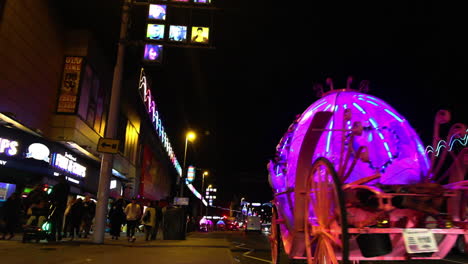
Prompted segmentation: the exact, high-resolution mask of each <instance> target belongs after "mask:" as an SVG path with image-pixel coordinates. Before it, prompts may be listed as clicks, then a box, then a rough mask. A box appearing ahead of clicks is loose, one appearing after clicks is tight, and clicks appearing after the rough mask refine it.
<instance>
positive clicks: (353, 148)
mask: <svg viewBox="0 0 468 264" xmlns="http://www.w3.org/2000/svg"><path fill="white" fill-rule="evenodd" d="M349 84H350V81H348V88H346V89H339V90H334V89H333V88H331V90H330V91H329V92H327V93H325V94H324V95H323V96H322V97H321V98H320V99H319V100H317V101H316V102H314V103H313V104H312V105H311V106H309V108H307V109H306V110H305V111H304V113H303V114H302V115H300V116H298V118H297V119H296V120H295V122H294V123H293V124H291V126H290V127H289V128H288V131H287V132H286V134H285V135H284V136H283V138H282V139H281V141H280V143H279V144H278V145H277V149H276V150H277V152H276V157H275V159H274V160H272V161H270V163H269V164H268V171H269V181H270V185H271V187H272V189H273V192H274V200H273V203H274V207H273V219H272V227H271V237H270V241H271V249H272V262H273V264H277V263H290V262H294V261H296V260H300V259H302V261H304V260H307V263H309V264H310V263H320V264H323V263H338V261H339V260H340V261H342V263H348V262H349V261H353V262H359V261H360V260H406V259H441V258H444V257H445V256H446V255H447V254H448V253H449V251H450V250H451V249H452V248H454V246H455V245H456V244H457V243H461V244H462V245H463V246H464V247H466V245H468V243H467V242H468V231H467V229H468V219H467V201H468V197H467V193H468V181H466V179H465V177H466V172H467V167H468V166H467V161H466V160H467V158H466V157H467V156H468V151H467V148H466V147H465V146H466V138H467V136H466V129H467V127H466V125H464V124H455V125H453V126H452V127H451V128H450V131H449V133H448V136H447V140H445V141H440V142H442V143H444V142H445V148H444V147H442V148H441V147H440V146H444V145H443V144H442V145H441V143H440V142H439V139H440V137H439V126H440V125H441V124H444V123H447V122H449V121H450V120H449V119H450V113H449V112H447V111H443V110H441V111H439V112H438V113H437V115H436V119H435V126H434V143H433V145H434V146H433V147H432V148H429V150H431V151H427V150H426V149H425V148H424V146H423V144H422V141H421V140H420V138H419V136H418V135H417V134H416V133H415V131H414V130H413V129H412V127H411V126H410V124H409V123H408V121H407V120H406V119H405V118H404V117H403V116H401V115H400V114H399V113H398V112H397V111H395V109H393V108H392V107H391V106H390V105H388V104H387V103H385V102H384V101H382V100H381V99H379V98H376V97H374V96H371V95H368V94H365V93H362V92H361V91H357V90H352V89H350V88H349ZM449 145H450V146H449ZM455 145H456V146H455ZM426 152H427V153H426ZM464 157H465V158H464ZM447 163H448V165H447Z"/></svg>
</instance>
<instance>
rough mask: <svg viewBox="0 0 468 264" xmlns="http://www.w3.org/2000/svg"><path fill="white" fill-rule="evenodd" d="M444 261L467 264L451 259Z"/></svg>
mask: <svg viewBox="0 0 468 264" xmlns="http://www.w3.org/2000/svg"><path fill="white" fill-rule="evenodd" d="M444 261H448V262H453V263H460V264H466V262H458V261H455V260H450V259H444Z"/></svg>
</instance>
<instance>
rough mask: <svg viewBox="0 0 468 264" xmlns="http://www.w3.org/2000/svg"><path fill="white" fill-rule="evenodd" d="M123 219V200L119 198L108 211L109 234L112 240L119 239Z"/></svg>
mask: <svg viewBox="0 0 468 264" xmlns="http://www.w3.org/2000/svg"><path fill="white" fill-rule="evenodd" d="M125 219H126V215H125V212H124V199H123V198H122V197H119V198H118V199H117V200H115V201H114V202H113V203H112V206H111V209H110V210H109V224H110V234H111V236H112V239H115V240H118V239H119V237H120V231H121V229H122V224H123V223H125Z"/></svg>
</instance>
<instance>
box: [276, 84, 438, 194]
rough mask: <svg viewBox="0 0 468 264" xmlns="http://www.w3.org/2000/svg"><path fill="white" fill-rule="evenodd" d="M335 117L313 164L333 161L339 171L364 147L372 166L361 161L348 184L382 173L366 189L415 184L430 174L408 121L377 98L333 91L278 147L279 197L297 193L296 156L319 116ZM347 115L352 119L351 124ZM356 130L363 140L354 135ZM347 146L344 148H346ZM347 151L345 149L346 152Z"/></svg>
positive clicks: (315, 151) (426, 161) (308, 112)
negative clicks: (291, 191) (347, 156)
mask: <svg viewBox="0 0 468 264" xmlns="http://www.w3.org/2000/svg"><path fill="white" fill-rule="evenodd" d="M322 111H324V112H332V113H333V115H332V117H331V118H330V120H329V121H328V123H327V124H326V126H325V131H324V132H323V133H322V134H321V136H320V139H319V140H318V144H317V145H316V147H315V150H314V154H313V158H312V160H311V161H310V162H311V164H312V163H313V161H314V160H315V159H317V158H319V157H325V158H327V159H328V160H330V161H331V162H332V163H333V164H334V166H335V169H337V168H338V167H339V166H338V164H339V162H340V159H342V158H343V157H340V156H344V154H342V153H343V152H348V151H349V152H350V155H351V156H350V157H351V159H350V160H352V159H353V158H354V157H353V155H356V152H357V150H358V149H359V148H360V147H365V148H366V149H367V154H368V157H369V158H368V160H365V161H363V160H361V159H359V160H358V161H357V163H356V166H355V168H354V169H353V170H352V172H351V174H350V176H349V177H348V178H347V179H346V180H345V183H349V182H353V181H355V180H358V179H361V178H363V177H367V176H371V175H374V174H375V173H377V172H378V173H380V174H381V176H380V177H379V178H378V179H376V180H374V181H372V182H369V183H368V184H376V183H381V184H412V183H419V182H422V181H423V179H424V178H425V177H426V176H427V173H428V171H429V159H428V157H427V156H426V154H425V151H424V146H423V144H422V142H421V140H420V138H419V136H418V135H417V134H416V132H415V131H414V129H413V128H412V127H411V126H410V124H409V123H408V121H407V120H406V119H405V118H404V117H403V116H401V115H400V114H399V113H398V112H397V111H395V109H393V108H392V107H391V106H390V105H388V104H387V103H386V102H384V101H383V100H381V99H378V98H376V97H374V96H370V95H367V94H363V93H360V92H358V91H355V90H349V89H343V90H332V91H330V92H328V93H327V94H325V96H324V97H322V98H321V99H319V100H317V101H316V102H315V103H313V104H312V105H311V106H309V108H307V110H306V111H304V113H302V115H301V116H300V117H299V118H298V119H297V120H296V122H295V123H293V124H292V125H291V126H290V127H289V129H288V132H287V133H286V134H285V136H284V137H283V138H282V139H281V141H280V143H279V144H278V146H277V158H276V160H275V162H271V163H270V164H269V171H270V184H271V185H272V187H273V189H275V190H276V191H277V192H278V191H281V190H284V188H287V187H294V185H295V173H296V166H297V161H298V154H299V150H300V147H301V145H302V144H303V140H304V136H305V133H306V131H307V129H308V128H309V126H310V125H311V122H312V119H313V117H314V115H315V114H316V113H318V112H322ZM345 113H346V114H348V116H349V113H350V114H351V117H350V119H349V121H348V120H347V119H345V118H344V117H345ZM352 128H358V130H359V131H362V133H359V135H356V134H355V135H354V138H353V136H352V133H351V132H350V130H351V129H352ZM343 141H344V145H342V142H343ZM343 146H344V147H343Z"/></svg>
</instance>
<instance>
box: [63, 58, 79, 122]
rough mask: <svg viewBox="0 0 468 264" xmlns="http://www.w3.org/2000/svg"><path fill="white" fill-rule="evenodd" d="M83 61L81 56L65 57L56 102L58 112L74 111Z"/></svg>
mask: <svg viewBox="0 0 468 264" xmlns="http://www.w3.org/2000/svg"><path fill="white" fill-rule="evenodd" d="M83 62H84V58H83V57H65V65H64V67H63V75H62V83H61V85H60V91H59V97H58V104H57V112H58V113H75V112H76V105H77V102H78V92H79V87H80V80H81V71H82V68H83V64H84V63H83Z"/></svg>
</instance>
